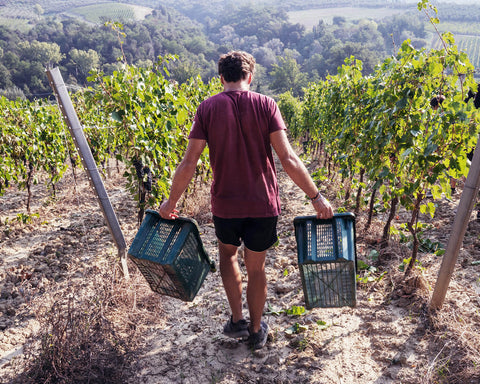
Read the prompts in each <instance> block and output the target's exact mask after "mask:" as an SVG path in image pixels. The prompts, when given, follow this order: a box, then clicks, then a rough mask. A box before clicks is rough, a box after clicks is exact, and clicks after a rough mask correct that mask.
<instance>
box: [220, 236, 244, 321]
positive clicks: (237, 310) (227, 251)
mask: <svg viewBox="0 0 480 384" xmlns="http://www.w3.org/2000/svg"><path fill="white" fill-rule="evenodd" d="M237 249H238V247H237V246H235V245H231V244H223V243H222V242H221V241H218V251H219V255H220V275H221V276H222V282H223V287H224V289H225V293H226V294H227V299H228V303H229V305H230V309H231V310H232V320H233V322H234V323H236V322H238V321H239V320H240V319H243V314H242V272H241V270H240V266H239V265H238V253H237Z"/></svg>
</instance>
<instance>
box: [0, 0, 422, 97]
mask: <svg viewBox="0 0 480 384" xmlns="http://www.w3.org/2000/svg"><path fill="white" fill-rule="evenodd" d="M215 12H216V13H214V11H211V12H210V13H208V12H207V11H205V10H204V8H202V9H199V10H198V15H197V20H193V19H192V18H189V17H188V16H186V15H184V14H181V13H180V12H178V11H177V10H175V9H173V8H167V7H166V6H163V5H160V6H157V9H155V10H154V11H153V13H152V14H151V15H149V16H147V17H146V18H145V19H144V20H143V21H137V22H134V23H133V22H125V23H123V25H122V28H112V24H106V25H94V24H91V23H86V22H84V21H81V20H80V19H75V18H67V19H60V18H56V17H52V16H45V17H43V16H42V17H40V18H39V19H38V21H37V22H36V23H35V24H34V26H33V27H32V28H31V29H30V30H29V31H27V32H20V31H13V30H10V29H8V28H6V27H0V90H1V94H3V95H5V96H7V97H8V98H11V99H14V98H16V97H26V98H29V99H33V98H39V97H40V98H41V97H44V96H45V95H49V94H51V90H50V87H49V85H48V83H47V81H46V76H45V73H44V72H45V67H46V66H48V65H52V66H59V67H60V69H61V71H62V73H63V76H64V77H65V79H66V81H67V82H68V83H69V84H78V85H79V86H84V85H86V84H88V81H87V77H88V73H89V71H90V70H91V69H99V70H101V71H103V72H104V73H105V74H107V75H108V74H112V73H113V72H114V71H115V70H116V69H118V68H119V66H120V65H121V62H122V61H126V62H128V63H129V64H132V65H136V66H139V67H148V66H149V65H152V64H153V63H155V62H156V60H157V58H158V57H159V56H163V55H168V54H172V55H176V56H177V57H178V58H179V60H177V61H175V62H172V63H171V64H170V68H169V73H170V77H171V78H172V79H173V80H175V81H177V82H179V83H184V82H185V81H187V80H188V79H190V78H192V77H196V76H198V75H200V76H201V77H202V79H203V80H204V81H208V80H209V79H210V78H212V77H214V76H215V75H216V62H217V60H218V57H219V55H220V54H222V53H225V52H226V51H228V50H231V49H243V50H246V51H249V52H251V53H253V54H254V56H255V57H256V59H257V62H258V64H259V65H258V72H257V76H256V80H255V83H254V89H255V90H257V91H260V92H263V93H270V94H279V93H282V92H285V91H287V90H292V92H293V94H295V95H301V94H302V88H304V87H305V86H306V85H307V84H308V83H309V82H312V81H317V80H319V79H322V78H325V76H327V75H328V74H333V73H335V72H336V70H337V67H338V66H340V65H342V63H343V60H344V59H345V57H349V56H351V55H354V56H355V57H357V58H358V59H360V60H362V62H363V67H364V69H363V72H364V73H365V74H368V73H371V72H373V70H374V67H375V65H376V64H377V63H379V62H380V61H381V60H382V59H383V58H384V57H386V56H387V55H389V54H391V53H392V52H394V50H395V49H396V48H395V44H397V45H400V44H401V42H402V41H403V40H404V39H405V38H410V39H411V41H412V44H413V45H415V46H416V47H422V46H425V44H426V41H425V37H426V33H425V29H424V23H423V21H422V20H421V15H420V14H413V15H412V14H408V15H407V14H404V15H397V16H394V17H392V18H390V19H388V20H384V21H381V22H373V21H369V20H361V21H358V22H350V21H347V20H346V19H345V18H342V17H337V18H335V19H334V23H333V25H327V24H325V23H323V22H322V21H320V22H319V23H318V25H317V26H316V27H315V28H313V30H306V29H305V27H304V26H302V25H300V24H293V23H291V22H289V20H288V15H287V13H286V11H285V10H282V9H281V8H279V7H277V6H264V5H252V4H249V5H240V6H235V5H234V4H233V3H232V4H231V7H229V8H223V9H222V12H219V10H215ZM119 58H121V60H119Z"/></svg>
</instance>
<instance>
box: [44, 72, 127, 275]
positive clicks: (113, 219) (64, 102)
mask: <svg viewBox="0 0 480 384" xmlns="http://www.w3.org/2000/svg"><path fill="white" fill-rule="evenodd" d="M47 77H48V80H49V82H50V86H51V87H52V89H53V92H54V93H55V97H56V98H57V102H58V105H59V107H60V110H61V111H62V114H63V117H64V119H65V122H66V123H67V126H68V129H69V131H70V134H71V135H72V138H73V141H74V143H75V147H76V148H77V151H78V152H79V154H80V158H81V160H82V164H83V168H84V169H85V171H86V172H87V176H88V181H89V182H90V185H91V187H92V189H93V190H94V192H95V194H96V195H97V198H98V202H99V203H100V208H101V209H102V213H103V216H104V218H105V221H106V222H107V226H108V229H109V231H110V234H111V235H112V237H113V240H114V242H115V245H116V246H117V249H118V255H119V258H120V263H121V268H122V271H123V275H124V276H125V278H127V279H128V278H129V273H128V268H127V259H126V248H127V246H126V243H125V238H124V237H123V232H122V229H121V228H120V225H119V224H118V220H117V216H116V215H115V212H114V210H113V207H112V204H111V202H110V199H109V197H108V195H107V191H106V190H105V186H104V185H103V181H102V178H101V177H100V173H99V172H98V168H97V165H96V164H95V160H94V158H93V155H92V151H91V150H90V146H89V145H88V142H87V139H86V138H85V134H84V133H83V128H82V125H81V124H80V120H79V119H78V116H77V113H76V112H75V109H74V107H73V104H72V100H71V99H70V95H69V94H68V91H67V88H66V86H65V83H64V82H63V78H62V75H61V73H60V70H59V69H58V68H52V69H47Z"/></svg>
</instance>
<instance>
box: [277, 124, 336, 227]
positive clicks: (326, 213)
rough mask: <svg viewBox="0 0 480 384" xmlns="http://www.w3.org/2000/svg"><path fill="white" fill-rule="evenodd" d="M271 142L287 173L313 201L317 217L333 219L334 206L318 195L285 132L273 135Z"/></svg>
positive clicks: (281, 131)
mask: <svg viewBox="0 0 480 384" xmlns="http://www.w3.org/2000/svg"><path fill="white" fill-rule="evenodd" d="M270 142H271V144H272V146H273V149H274V150H275V152H276V153H277V156H278V158H279V160H280V162H281V163H282V167H283V169H284V170H285V172H287V174H288V176H289V177H290V178H291V179H292V181H293V182H294V183H295V184H296V185H297V186H298V187H299V188H300V189H301V190H302V191H303V192H305V193H306V194H307V196H309V197H310V198H311V199H312V204H313V207H314V208H315V210H316V211H317V217H319V218H322V219H329V218H331V217H332V216H333V209H332V206H331V205H330V203H329V202H328V200H327V199H325V198H324V197H323V196H322V195H321V194H319V193H318V189H317V186H316V185H315V183H314V181H313V180H312V178H311V177H310V174H309V173H308V170H307V168H306V167H305V165H304V164H303V162H302V160H300V158H299V157H298V156H297V154H296V153H295V152H294V151H293V148H292V146H291V145H290V143H289V142H288V138H287V134H286V133H285V131H284V130H280V131H275V132H273V133H271V134H270Z"/></svg>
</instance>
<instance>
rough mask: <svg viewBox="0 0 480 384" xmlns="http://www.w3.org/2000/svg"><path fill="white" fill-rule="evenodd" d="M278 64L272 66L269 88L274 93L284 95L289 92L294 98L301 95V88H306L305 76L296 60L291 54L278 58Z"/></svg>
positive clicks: (306, 80)
mask: <svg viewBox="0 0 480 384" xmlns="http://www.w3.org/2000/svg"><path fill="white" fill-rule="evenodd" d="M278 62H279V64H274V65H273V66H272V68H273V69H272V71H271V72H270V76H271V77H272V83H271V84H270V88H271V89H273V90H274V91H276V92H279V93H284V92H287V91H291V92H292V94H293V95H294V96H299V95H301V94H302V92H303V91H302V88H303V87H306V86H307V83H308V79H307V75H306V74H305V73H303V72H301V71H300V66H299V65H298V63H297V60H295V58H293V57H292V55H291V54H287V55H286V56H285V57H279V59H278Z"/></svg>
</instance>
